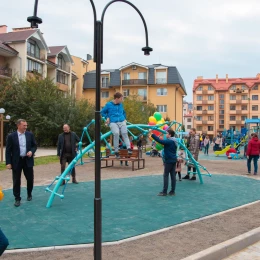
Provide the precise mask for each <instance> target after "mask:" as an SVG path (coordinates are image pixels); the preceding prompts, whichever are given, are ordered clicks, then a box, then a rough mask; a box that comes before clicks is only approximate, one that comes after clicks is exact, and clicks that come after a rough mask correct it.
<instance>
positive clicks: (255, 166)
mask: <svg viewBox="0 0 260 260" xmlns="http://www.w3.org/2000/svg"><path fill="white" fill-rule="evenodd" d="M252 159H253V162H254V173H257V168H258V166H257V161H258V159H259V155H249V159H247V169H248V172H251V161H252Z"/></svg>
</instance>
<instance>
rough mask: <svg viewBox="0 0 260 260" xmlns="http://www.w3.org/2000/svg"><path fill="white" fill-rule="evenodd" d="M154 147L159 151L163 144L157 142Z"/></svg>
mask: <svg viewBox="0 0 260 260" xmlns="http://www.w3.org/2000/svg"><path fill="white" fill-rule="evenodd" d="M155 148H156V150H158V151H161V150H162V149H163V146H162V145H161V144H159V143H157V144H156V146H155Z"/></svg>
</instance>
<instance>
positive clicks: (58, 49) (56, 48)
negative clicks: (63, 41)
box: [48, 46, 66, 57]
mask: <svg viewBox="0 0 260 260" xmlns="http://www.w3.org/2000/svg"><path fill="white" fill-rule="evenodd" d="M65 47H66V46H51V47H49V50H50V53H49V54H48V56H49V57H50V56H56V55H58V54H59V53H60V52H61V51H62V50H63V49H64V48H65Z"/></svg>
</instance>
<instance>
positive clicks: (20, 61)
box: [17, 56, 22, 79]
mask: <svg viewBox="0 0 260 260" xmlns="http://www.w3.org/2000/svg"><path fill="white" fill-rule="evenodd" d="M17 57H18V58H19V59H20V79H22V58H21V57H19V56H17Z"/></svg>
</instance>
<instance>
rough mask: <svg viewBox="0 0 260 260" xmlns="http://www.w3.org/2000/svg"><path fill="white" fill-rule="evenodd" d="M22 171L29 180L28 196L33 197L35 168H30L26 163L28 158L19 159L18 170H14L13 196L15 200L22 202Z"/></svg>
mask: <svg viewBox="0 0 260 260" xmlns="http://www.w3.org/2000/svg"><path fill="white" fill-rule="evenodd" d="M22 171H23V173H24V176H25V178H26V180H27V196H32V190H33V180H34V176H33V167H28V166H27V163H26V157H24V158H21V157H20V159H19V163H18V166H17V168H16V169H12V172H13V194H14V197H15V200H21V175H22Z"/></svg>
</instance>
